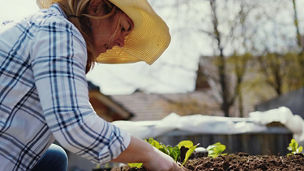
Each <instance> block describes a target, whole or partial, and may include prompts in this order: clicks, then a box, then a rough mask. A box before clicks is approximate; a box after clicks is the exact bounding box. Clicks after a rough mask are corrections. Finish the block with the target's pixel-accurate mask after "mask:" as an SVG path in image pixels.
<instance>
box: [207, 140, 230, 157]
mask: <svg viewBox="0 0 304 171" xmlns="http://www.w3.org/2000/svg"><path fill="white" fill-rule="evenodd" d="M225 150H226V146H225V145H223V144H221V143H220V142H217V143H215V144H212V145H209V146H208V147H207V151H208V157H212V158H216V157H218V156H220V155H227V153H223V152H224V151H225Z"/></svg>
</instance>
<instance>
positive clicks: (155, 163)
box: [143, 148, 186, 171]
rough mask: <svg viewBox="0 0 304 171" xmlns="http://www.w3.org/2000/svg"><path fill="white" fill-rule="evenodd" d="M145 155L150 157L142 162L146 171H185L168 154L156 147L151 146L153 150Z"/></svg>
mask: <svg viewBox="0 0 304 171" xmlns="http://www.w3.org/2000/svg"><path fill="white" fill-rule="evenodd" d="M147 155H148V157H149V158H150V159H149V160H148V161H147V162H146V163H143V165H144V167H145V168H146V169H147V170H148V171H186V170H185V169H183V168H182V167H181V166H179V165H178V164H177V163H176V162H175V161H174V160H173V159H172V158H171V157H170V156H168V155H166V154H165V153H163V152H161V151H159V150H158V149H156V148H153V151H151V152H150V154H147Z"/></svg>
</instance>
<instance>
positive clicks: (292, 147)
mask: <svg viewBox="0 0 304 171" xmlns="http://www.w3.org/2000/svg"><path fill="white" fill-rule="evenodd" d="M287 149H288V150H289V151H290V153H288V154H287V155H292V154H300V153H302V151H303V147H302V146H299V144H298V142H297V141H296V140H295V139H291V141H290V143H289V146H288V147H287Z"/></svg>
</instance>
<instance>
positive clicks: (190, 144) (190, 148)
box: [177, 140, 199, 165]
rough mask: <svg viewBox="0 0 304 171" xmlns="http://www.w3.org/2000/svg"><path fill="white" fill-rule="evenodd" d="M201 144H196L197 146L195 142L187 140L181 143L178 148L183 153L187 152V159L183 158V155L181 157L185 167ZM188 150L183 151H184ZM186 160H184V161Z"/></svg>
mask: <svg viewBox="0 0 304 171" xmlns="http://www.w3.org/2000/svg"><path fill="white" fill-rule="evenodd" d="M198 145H199V144H196V145H193V142H192V141H190V140H185V141H181V142H179V143H178V145H177V146H178V148H179V149H180V151H181V153H182V152H183V151H185V152H186V154H185V155H183V156H185V157H182V154H181V155H180V156H181V161H182V162H183V163H182V165H184V164H185V163H186V162H187V160H188V159H189V157H190V156H191V154H192V153H193V152H194V150H195V149H196V147H197V146H198ZM184 148H185V149H186V150H182V149H184ZM183 158H184V159H183Z"/></svg>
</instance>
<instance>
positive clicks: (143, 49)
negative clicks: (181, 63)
mask: <svg viewBox="0 0 304 171" xmlns="http://www.w3.org/2000/svg"><path fill="white" fill-rule="evenodd" d="M109 1H110V2H112V3H113V4H114V5H116V6H117V7H118V8H120V9H121V10H122V11H123V12H124V13H126V14H127V15H128V16H129V17H130V18H131V19H132V21H133V23H134V29H133V31H132V32H131V33H130V34H129V35H128V36H127V37H126V39H125V44H124V47H117V46H116V47H113V49H111V50H108V51H107V52H106V53H102V54H100V55H99V56H98V57H97V62H101V63H130V62H138V61H145V62H146V63H148V64H150V65H151V64H152V63H153V62H154V61H155V60H157V59H158V57H159V56H160V55H161V54H162V53H163V52H164V51H165V50H166V49H167V47H168V45H169V43H170V39H171V38H170V34H169V29H168V27H167V25H166V23H165V22H164V21H163V20H162V19H161V18H160V17H159V16H158V15H157V14H156V13H155V12H154V10H153V9H152V7H151V6H150V5H149V3H148V2H147V0H109Z"/></svg>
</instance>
